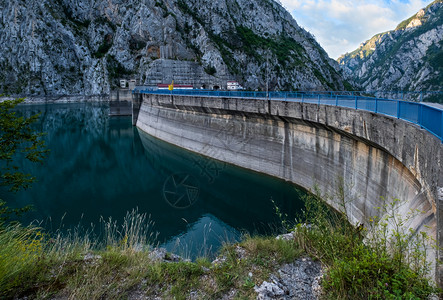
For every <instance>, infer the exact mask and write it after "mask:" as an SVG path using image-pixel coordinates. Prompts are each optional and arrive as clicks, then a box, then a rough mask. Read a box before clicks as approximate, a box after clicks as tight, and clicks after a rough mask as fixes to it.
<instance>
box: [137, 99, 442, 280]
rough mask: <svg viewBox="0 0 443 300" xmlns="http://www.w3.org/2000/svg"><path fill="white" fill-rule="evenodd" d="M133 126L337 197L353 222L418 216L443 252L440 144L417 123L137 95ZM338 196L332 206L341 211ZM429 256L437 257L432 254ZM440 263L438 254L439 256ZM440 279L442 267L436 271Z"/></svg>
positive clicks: (276, 104)
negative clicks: (390, 205)
mask: <svg viewBox="0 0 443 300" xmlns="http://www.w3.org/2000/svg"><path fill="white" fill-rule="evenodd" d="M137 126H138V127H139V128H140V129H142V130H143V131H145V132H147V133H148V134H150V135H152V136H155V137H157V138H159V139H162V140H164V141H167V142H169V143H172V144H175V145H178V146H180V147H183V148H186V149H188V150H191V151H195V152H198V153H201V154H204V155H207V156H209V157H212V158H215V159H219V160H222V161H225V162H229V163H232V164H235V165H238V166H241V167H244V168H248V169H251V170H254V171H257V172H262V173H266V174H269V175H273V176H276V177H279V178H282V179H285V180H289V181H291V182H294V183H295V184H298V185H300V186H302V187H305V188H307V189H310V188H312V187H313V186H314V185H317V186H318V187H319V188H320V190H321V191H322V192H323V193H327V194H329V195H337V191H343V193H342V194H343V195H344V201H345V203H346V204H345V206H346V210H347V212H348V214H349V216H350V218H351V221H352V222H353V223H363V224H367V221H368V220H369V218H370V217H372V216H375V215H378V216H380V210H379V209H377V207H381V206H383V205H384V204H386V203H387V202H390V201H392V199H394V198H398V199H400V200H402V205H400V206H399V207H397V212H398V213H400V214H402V215H403V216H406V215H407V213H408V212H409V211H410V210H411V209H413V210H416V209H418V210H420V211H423V213H421V214H418V215H417V216H415V217H414V218H412V219H411V220H410V222H409V224H408V225H410V226H411V227H412V228H414V229H416V230H419V231H427V232H428V234H430V235H431V236H432V237H434V238H436V239H437V241H438V244H439V245H440V247H441V246H443V241H442V234H441V230H442V228H443V226H442V204H441V203H442V202H443V199H442V198H443V197H442V196H440V197H439V189H441V188H442V187H443V172H442V156H443V146H442V144H441V141H440V140H438V139H437V138H436V137H434V136H433V135H432V134H430V133H428V132H427V131H425V130H422V129H420V128H419V127H417V126H415V125H413V124H411V123H408V122H405V121H402V120H398V119H395V118H391V117H387V116H383V115H378V114H374V113H371V112H366V111H361V110H354V109H348V108H341V107H334V106H322V105H320V106H319V105H316V104H307V103H298V102H284V101H266V100H257V99H249V100H246V99H236V98H213V97H186V96H170V95H143V102H142V105H141V108H140V112H139V115H138V120H137ZM339 199H340V197H332V198H331V199H329V200H328V201H329V202H330V204H331V205H332V206H334V207H336V208H340V205H341V200H339ZM430 254H431V260H432V261H433V262H435V261H436V260H435V258H436V256H438V255H439V254H440V255H441V254H442V253H441V252H440V253H437V252H436V251H435V250H432V251H431V253H430ZM440 257H442V256H440ZM435 267H436V268H435V270H436V271H437V272H436V278H437V281H439V280H441V274H443V273H441V271H442V270H441V265H438V264H437V265H435Z"/></svg>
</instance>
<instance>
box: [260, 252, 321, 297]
mask: <svg viewBox="0 0 443 300" xmlns="http://www.w3.org/2000/svg"><path fill="white" fill-rule="evenodd" d="M321 277H322V268H321V264H320V263H319V262H314V261H312V260H311V259H310V258H302V259H298V260H297V261H296V262H295V263H293V264H286V265H284V266H282V267H281V268H280V269H279V270H278V274H277V275H275V274H272V275H271V276H270V282H267V281H265V282H263V283H262V284H261V285H260V286H259V287H257V286H256V287H254V290H255V291H256V292H257V299H260V300H271V299H279V300H280V299H281V300H283V299H318V298H319V296H320V294H321V288H320V283H319V282H320V280H321Z"/></svg>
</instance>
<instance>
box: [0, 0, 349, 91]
mask: <svg viewBox="0 0 443 300" xmlns="http://www.w3.org/2000/svg"><path fill="white" fill-rule="evenodd" d="M0 22H1V24H0V27H1V28H2V30H1V32H0V44H1V45H2V46H1V47H0V93H6V94H12V95H14V94H25V95H63V94H82V95H83V94H84V95H93V94H107V93H109V91H110V89H112V87H114V86H116V85H117V82H118V81H117V79H118V78H128V79H129V78H132V79H137V80H138V81H139V83H140V84H145V85H153V84H156V83H161V82H163V83H169V82H170V81H172V80H174V81H175V82H176V83H184V84H185V83H187V84H194V85H195V86H198V87H202V86H203V87H206V88H211V87H214V86H217V85H218V86H220V87H223V85H226V80H238V81H239V82H240V83H241V84H242V85H243V86H245V87H246V88H249V89H264V88H265V86H266V78H269V83H270V87H271V88H272V89H303V90H304V89H320V90H325V89H336V90H337V89H339V90H341V89H344V88H345V85H347V83H346V82H345V81H344V80H343V78H342V77H341V75H340V74H339V72H340V70H339V66H338V64H337V63H336V62H334V61H333V60H331V59H330V58H329V57H328V56H327V54H326V52H325V51H324V50H323V49H322V48H321V47H320V46H319V45H318V43H317V42H316V41H315V39H314V38H313V37H312V36H311V35H310V34H309V33H307V32H306V31H305V30H303V29H302V28H300V27H299V26H298V25H297V23H296V21H295V20H294V19H293V18H292V17H291V15H290V14H289V13H288V12H287V11H286V10H285V9H284V8H282V6H281V5H280V4H279V3H278V2H275V1H274V0H220V1H209V0H189V1H184V0H129V1H123V0H106V1H105V0H77V1H70V0H40V1H37V0H27V1H19V0H7V1H1V2H0Z"/></svg>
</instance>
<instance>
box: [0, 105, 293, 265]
mask: <svg viewBox="0 0 443 300" xmlns="http://www.w3.org/2000/svg"><path fill="white" fill-rule="evenodd" d="M20 112H21V113H23V114H25V115H30V114H34V113H37V112H41V113H42V114H41V118H40V120H39V123H38V124H36V128H37V129H39V130H41V131H44V132H46V133H47V135H46V136H45V140H46V144H47V146H48V148H49V149H50V153H49V154H48V157H47V159H46V160H45V163H44V165H43V166H40V165H32V164H29V163H27V162H26V161H21V162H20V164H21V168H23V169H25V170H26V171H27V172H30V173H31V174H33V175H35V176H36V178H37V182H36V183H34V184H33V186H32V188H30V189H29V190H26V191H21V192H19V193H18V194H15V195H11V194H9V193H4V191H3V192H2V193H1V195H0V197H2V198H3V199H6V200H7V201H8V202H9V203H11V204H13V206H17V207H18V206H24V205H27V204H32V205H33V206H34V208H35V211H33V212H32V213H30V214H28V215H26V218H25V220H24V221H25V222H30V221H32V220H34V219H38V220H45V222H44V223H43V226H45V227H46V228H48V229H49V230H55V229H57V228H61V227H63V228H70V227H72V226H76V225H78V224H79V223H80V222H82V223H83V224H84V225H86V226H88V225H89V224H90V223H95V224H97V222H98V220H99V218H100V216H103V217H104V218H105V219H107V218H109V217H112V218H113V219H114V220H118V221H121V220H122V219H123V217H124V216H125V214H126V212H127V211H130V210H132V209H133V208H136V207H138V209H139V211H140V212H146V213H147V214H150V215H151V219H152V220H153V221H154V222H155V225H154V226H155V228H154V230H156V231H158V232H159V233H160V235H159V242H160V243H163V245H165V246H166V247H167V248H168V249H169V250H173V249H176V250H177V251H178V252H187V254H191V256H195V255H198V254H202V252H207V251H208V249H211V247H212V248H217V247H218V246H219V245H220V243H221V242H222V241H224V240H231V239H235V238H237V237H238V236H239V235H240V232H241V231H242V230H245V231H247V232H259V233H264V232H266V230H269V225H270V224H275V222H277V221H278V220H277V218H276V216H275V214H274V213H273V204H272V203H271V199H273V200H274V201H275V202H276V203H277V205H278V206H279V207H280V208H281V209H282V210H283V211H284V212H285V213H287V214H288V215H289V217H290V218H293V216H294V214H295V213H296V211H298V210H299V209H300V203H299V201H298V194H297V191H296V190H295V188H294V187H293V186H292V185H291V184H288V183H286V182H283V181H281V180H277V179H274V178H271V177H268V176H264V175H261V174H257V173H254V172H250V171H247V170H244V169H241V168H237V167H234V166H231V165H227V164H225V163H222V162H219V161H216V160H212V159H209V158H206V157H204V156H201V155H197V154H194V153H191V152H188V151H185V150H182V149H180V148H178V147H175V146H173V145H170V144H167V143H165V142H162V141H160V140H158V139H155V138H153V137H151V136H149V135H147V134H145V133H144V132H141V131H139V130H138V129H137V128H135V127H133V126H132V125H131V118H130V117H112V118H109V117H108V113H109V108H108V107H106V106H104V105H102V104H97V103H81V104H79V103H77V104H64V105H33V106H24V107H22V108H21V109H20ZM48 220H50V221H48Z"/></svg>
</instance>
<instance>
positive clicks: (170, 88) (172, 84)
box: [168, 80, 174, 91]
mask: <svg viewBox="0 0 443 300" xmlns="http://www.w3.org/2000/svg"><path fill="white" fill-rule="evenodd" d="M168 89H169V90H170V91H172V90H173V89H174V80H172V83H171V84H170V85H168Z"/></svg>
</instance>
